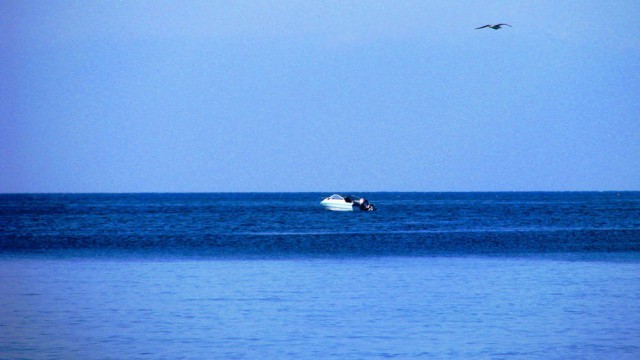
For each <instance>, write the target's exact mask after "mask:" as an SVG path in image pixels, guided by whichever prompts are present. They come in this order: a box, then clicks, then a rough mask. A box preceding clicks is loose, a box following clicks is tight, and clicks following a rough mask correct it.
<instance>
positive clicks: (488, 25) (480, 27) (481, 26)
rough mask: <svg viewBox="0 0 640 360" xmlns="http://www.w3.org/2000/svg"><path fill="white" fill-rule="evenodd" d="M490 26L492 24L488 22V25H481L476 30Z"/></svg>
mask: <svg viewBox="0 0 640 360" xmlns="http://www.w3.org/2000/svg"><path fill="white" fill-rule="evenodd" d="M489 26H491V25H490V24H488V25H485V26H480V27H477V28H476V30H478V29H482V28H486V27H489Z"/></svg>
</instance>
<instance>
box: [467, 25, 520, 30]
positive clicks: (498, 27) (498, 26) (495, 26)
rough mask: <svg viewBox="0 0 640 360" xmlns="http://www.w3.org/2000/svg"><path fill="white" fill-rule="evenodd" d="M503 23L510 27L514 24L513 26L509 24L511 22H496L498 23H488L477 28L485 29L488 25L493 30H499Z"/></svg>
mask: <svg viewBox="0 0 640 360" xmlns="http://www.w3.org/2000/svg"><path fill="white" fill-rule="evenodd" d="M503 25H506V26H508V27H513V26H511V25H509V24H496V25H491V24H487V25H485V26H480V27H479V28H476V30H478V29H484V28H486V27H488V28H492V29H493V30H498V29H500V28H501V27H502V26H503Z"/></svg>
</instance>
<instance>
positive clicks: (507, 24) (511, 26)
mask: <svg viewBox="0 0 640 360" xmlns="http://www.w3.org/2000/svg"><path fill="white" fill-rule="evenodd" d="M501 25H507V26H508V27H513V26H511V25H509V24H498V26H501Z"/></svg>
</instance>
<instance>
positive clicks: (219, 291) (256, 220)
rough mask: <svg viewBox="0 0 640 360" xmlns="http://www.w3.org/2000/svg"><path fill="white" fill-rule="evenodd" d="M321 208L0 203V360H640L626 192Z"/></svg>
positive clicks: (138, 200) (637, 225)
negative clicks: (366, 209)
mask: <svg viewBox="0 0 640 360" xmlns="http://www.w3.org/2000/svg"><path fill="white" fill-rule="evenodd" d="M349 194H350V193H344V194H343V195H349ZM328 195H331V194H330V193H238V194H231V193H210V194H204V193H203V194H0V358H1V359H5V358H6V359H22V358H25V359H123V358H149V359H159V358H166V359H179V358H185V359H194V358H195V359H201V358H216V359H283V358H286V359H326V358H336V359H370V358H428V359H430V358H492V359H501V358H527V359H528V358H534V359H549V358H552V359H639V358H640V192H597V193H596V192H561V193H548V192H542V193H536V192H529V193H519V192H512V193H392V192H384V193H362V194H357V195H362V196H364V197H366V198H367V199H368V200H369V201H370V202H372V203H374V204H375V206H376V207H377V208H378V210H377V211H373V212H364V211H363V212H361V211H354V212H331V211H327V210H324V209H322V208H321V206H320V205H319V202H320V201H321V200H322V198H323V197H326V196H328Z"/></svg>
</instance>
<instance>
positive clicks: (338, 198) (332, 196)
mask: <svg viewBox="0 0 640 360" xmlns="http://www.w3.org/2000/svg"><path fill="white" fill-rule="evenodd" d="M329 199H331V200H344V198H343V197H342V196H340V195H338V194H333V195H331V196H330V197H329Z"/></svg>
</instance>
